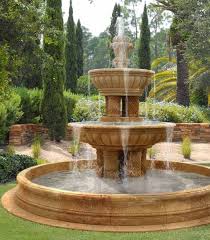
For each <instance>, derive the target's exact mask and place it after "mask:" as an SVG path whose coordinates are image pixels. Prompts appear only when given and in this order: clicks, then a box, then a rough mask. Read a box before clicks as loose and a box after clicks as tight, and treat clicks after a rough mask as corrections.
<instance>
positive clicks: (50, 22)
mask: <svg viewBox="0 0 210 240" xmlns="http://www.w3.org/2000/svg"><path fill="white" fill-rule="evenodd" d="M63 31H64V29H63V18H62V9H61V0H58V1H53V0H48V1H47V6H46V26H45V29H44V51H45V58H44V64H43V82H44V93H43V99H42V117H43V123H44V125H45V126H46V127H47V128H48V129H49V135H50V139H51V140H56V141H60V140H61V139H62V138H64V136H65V131H66V122H67V119H66V108H65V100H64V96H63V91H64V82H65V69H64V63H65V60H64V32H63Z"/></svg>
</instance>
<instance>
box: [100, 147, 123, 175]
mask: <svg viewBox="0 0 210 240" xmlns="http://www.w3.org/2000/svg"><path fill="white" fill-rule="evenodd" d="M103 159H104V172H103V175H104V177H105V178H118V177H119V164H120V162H119V151H104V152H103Z"/></svg>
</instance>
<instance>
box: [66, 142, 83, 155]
mask: <svg viewBox="0 0 210 240" xmlns="http://www.w3.org/2000/svg"><path fill="white" fill-rule="evenodd" d="M79 150H80V143H79V141H77V140H73V141H72V142H71V144H70V147H69V148H68V152H69V153H71V154H72V155H73V156H75V155H76V154H77V153H78V152H79Z"/></svg>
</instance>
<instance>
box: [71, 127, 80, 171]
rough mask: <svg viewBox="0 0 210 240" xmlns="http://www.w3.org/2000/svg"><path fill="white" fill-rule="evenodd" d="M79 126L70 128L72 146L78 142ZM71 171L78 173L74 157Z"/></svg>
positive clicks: (76, 160)
mask: <svg viewBox="0 0 210 240" xmlns="http://www.w3.org/2000/svg"><path fill="white" fill-rule="evenodd" d="M80 135H81V126H80V125H77V126H74V127H73V128H72V142H73V144H74V146H76V145H78V144H80ZM73 171H74V172H76V173H79V171H78V159H77V158H76V159H74V167H73Z"/></svg>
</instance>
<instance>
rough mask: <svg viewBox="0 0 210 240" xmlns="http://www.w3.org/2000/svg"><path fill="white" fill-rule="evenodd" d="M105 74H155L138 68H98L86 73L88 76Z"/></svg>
mask: <svg viewBox="0 0 210 240" xmlns="http://www.w3.org/2000/svg"><path fill="white" fill-rule="evenodd" d="M95 73H96V74H103V73H104V74H105V73H112V74H114V73H134V74H135V73H136V74H138V73H145V74H148V75H151V76H152V75H154V74H155V72H154V71H152V70H148V69H138V68H100V69H93V70H90V71H89V72H88V74H90V75H91V74H95Z"/></svg>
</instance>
